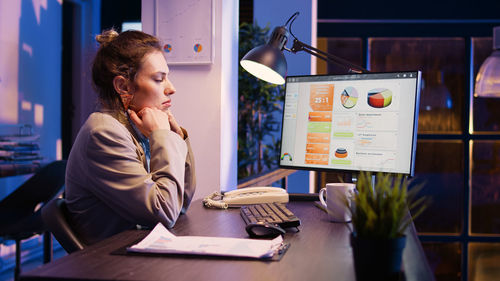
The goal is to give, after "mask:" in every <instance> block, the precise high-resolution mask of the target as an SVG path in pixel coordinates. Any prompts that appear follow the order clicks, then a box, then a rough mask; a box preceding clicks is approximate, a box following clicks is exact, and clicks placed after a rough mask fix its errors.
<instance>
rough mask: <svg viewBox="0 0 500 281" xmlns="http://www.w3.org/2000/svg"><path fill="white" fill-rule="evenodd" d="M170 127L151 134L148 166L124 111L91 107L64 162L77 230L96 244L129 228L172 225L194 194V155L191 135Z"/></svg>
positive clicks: (68, 193)
mask: <svg viewBox="0 0 500 281" xmlns="http://www.w3.org/2000/svg"><path fill="white" fill-rule="evenodd" d="M184 134H185V135H186V139H184V140H183V139H182V138H181V137H180V136H179V135H178V134H176V133H174V132H172V131H170V130H157V131H154V132H153V133H152V134H151V136H150V138H149V143H150V150H151V159H150V169H151V172H149V173H148V172H147V169H146V167H147V166H146V165H147V164H146V157H145V154H144V151H143V148H142V147H141V145H140V143H139V141H138V140H139V138H138V136H137V135H136V133H135V131H134V130H133V128H132V127H131V126H130V123H129V121H128V119H127V117H126V115H125V114H123V113H116V112H112V111H100V112H95V113H92V114H91V115H90V116H89V118H88V119H87V121H86V122H85V124H84V125H83V126H82V128H81V129H80V132H79V133H78V136H77V137H76V140H75V143H74V144H73V147H72V149H71V152H70V155H69V159H68V164H67V168H66V199H67V205H68V209H69V212H70V214H71V216H72V222H73V223H74V225H75V228H76V231H77V233H78V234H79V235H80V236H81V237H82V238H83V240H84V241H85V242H86V243H88V244H93V243H95V242H98V241H100V240H102V239H104V238H106V237H109V236H111V235H113V234H116V233H119V232H121V231H124V230H126V229H131V228H134V227H136V225H143V226H148V227H152V226H154V225H155V224H156V223H158V222H161V223H162V224H164V225H165V226H166V227H173V226H174V224H175V221H176V220H177V218H178V217H179V215H180V214H181V213H182V212H184V211H185V210H186V209H187V208H188V206H189V204H190V202H191V199H192V197H193V195H194V191H195V185H196V183H195V182H196V180H195V171H194V158H193V154H192V151H191V146H190V144H189V138H187V132H185V131H184Z"/></svg>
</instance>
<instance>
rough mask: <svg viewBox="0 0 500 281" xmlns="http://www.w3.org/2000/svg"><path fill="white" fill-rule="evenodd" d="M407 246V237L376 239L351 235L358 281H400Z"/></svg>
mask: <svg viewBox="0 0 500 281" xmlns="http://www.w3.org/2000/svg"><path fill="white" fill-rule="evenodd" d="M405 244H406V236H403V237H400V238H395V239H376V238H369V237H357V236H355V235H353V234H351V247H352V254H353V258H354V270H355V273H356V280H357V281H364V280H370V281H372V280H400V276H401V275H402V273H401V261H402V257H403V249H404V247H405Z"/></svg>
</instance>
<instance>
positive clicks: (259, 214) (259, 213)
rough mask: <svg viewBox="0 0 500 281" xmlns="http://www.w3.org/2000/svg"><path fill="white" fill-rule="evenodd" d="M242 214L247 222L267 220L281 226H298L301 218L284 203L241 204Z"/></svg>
mask: <svg viewBox="0 0 500 281" xmlns="http://www.w3.org/2000/svg"><path fill="white" fill-rule="evenodd" d="M240 214H241V217H242V218H243V220H244V221H245V223H246V224H247V225H248V224H251V223H257V222H267V223H271V224H276V225H279V226H280V227H281V228H287V227H297V226H299V225H300V219H299V218H297V217H296V216H295V215H294V214H293V213H292V211H290V210H288V209H287V207H285V204H282V203H277V202H275V203H263V204H255V205H244V206H241V209H240Z"/></svg>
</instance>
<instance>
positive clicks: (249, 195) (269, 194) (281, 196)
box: [203, 186, 288, 209]
mask: <svg viewBox="0 0 500 281" xmlns="http://www.w3.org/2000/svg"><path fill="white" fill-rule="evenodd" d="M271 202H279V203H286V202H288V193H287V192H286V190H285V189H283V188H279V187H268V186H262V187H260V186H258V187H245V188H241V189H237V190H232V191H227V192H225V193H220V192H218V191H216V192H214V193H212V194H210V195H209V196H207V197H205V199H203V204H204V205H205V206H206V207H217V208H222V209H226V208H228V207H240V206H242V205H251V204H261V203H271Z"/></svg>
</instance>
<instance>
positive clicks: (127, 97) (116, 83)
mask: <svg viewBox="0 0 500 281" xmlns="http://www.w3.org/2000/svg"><path fill="white" fill-rule="evenodd" d="M113 87H114V88H115V91H116V92H117V93H118V94H119V95H120V99H121V100H122V104H123V107H124V109H125V110H128V108H129V105H130V101H132V97H133V94H132V91H131V87H130V83H129V81H128V79H126V78H125V77H123V76H121V75H118V76H115V78H113Z"/></svg>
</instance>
